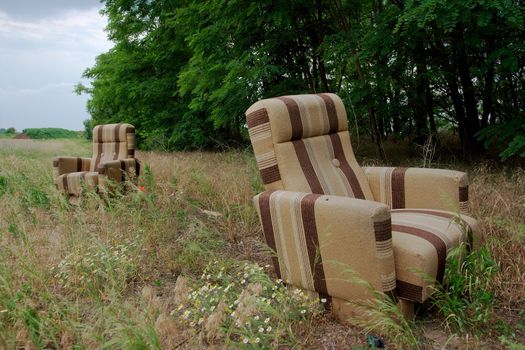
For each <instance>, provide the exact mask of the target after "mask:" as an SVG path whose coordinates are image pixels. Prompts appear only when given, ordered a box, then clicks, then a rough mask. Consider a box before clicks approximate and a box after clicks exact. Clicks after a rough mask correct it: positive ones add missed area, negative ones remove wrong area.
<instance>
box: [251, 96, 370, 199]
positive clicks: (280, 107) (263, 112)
mask: <svg viewBox="0 0 525 350" xmlns="http://www.w3.org/2000/svg"><path fill="white" fill-rule="evenodd" d="M246 120H247V124H248V132H249V134H250V139H251V142H252V145H253V149H254V152H255V157H256V160H257V165H258V167H259V170H260V172H261V177H262V180H263V183H264V185H265V188H266V189H267V190H270V189H274V190H276V189H286V190H289V191H299V192H309V193H318V194H330V195H338V196H347V197H354V198H360V199H368V200H373V199H374V198H373V195H372V192H371V191H370V186H369V185H368V181H367V179H366V176H365V174H364V172H363V170H362V169H361V168H360V167H359V165H358V164H357V161H356V159H355V156H354V152H353V150H352V145H351V144H350V137H349V134H348V122H347V118H346V111H345V108H344V105H343V102H342V101H341V99H340V98H339V97H338V96H337V95H334V94H318V95H296V96H285V97H280V98H271V99H267V100H262V101H259V102H256V103H255V104H254V105H253V106H251V107H250V108H249V109H248V110H247V111H246Z"/></svg>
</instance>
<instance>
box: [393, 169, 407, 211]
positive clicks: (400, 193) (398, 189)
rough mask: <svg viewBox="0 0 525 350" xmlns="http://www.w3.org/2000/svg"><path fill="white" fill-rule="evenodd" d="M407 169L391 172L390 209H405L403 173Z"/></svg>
mask: <svg viewBox="0 0 525 350" xmlns="http://www.w3.org/2000/svg"><path fill="white" fill-rule="evenodd" d="M406 171H407V168H395V169H394V170H392V209H400V208H404V207H405V173H406Z"/></svg>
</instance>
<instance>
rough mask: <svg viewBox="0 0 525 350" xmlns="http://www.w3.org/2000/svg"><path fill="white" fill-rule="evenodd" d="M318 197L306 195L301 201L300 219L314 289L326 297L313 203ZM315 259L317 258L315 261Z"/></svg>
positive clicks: (312, 194)
mask: <svg viewBox="0 0 525 350" xmlns="http://www.w3.org/2000/svg"><path fill="white" fill-rule="evenodd" d="M319 197H320V195H319V194H314V193H311V194H307V195H306V196H304V198H303V199H302V200H301V218H302V220H303V228H304V235H305V238H306V248H307V250H308V258H309V260H310V268H311V270H312V275H313V276H314V288H315V290H316V291H318V292H319V293H321V294H324V295H327V294H328V288H327V287H326V278H325V274H324V268H323V261H322V258H321V255H320V254H317V253H318V249H319V236H318V235H317V225H316V223H315V201H316V200H317V199H318V198H319ZM316 258H318V259H317V260H316Z"/></svg>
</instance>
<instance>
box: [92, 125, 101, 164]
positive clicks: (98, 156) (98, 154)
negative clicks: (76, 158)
mask: <svg viewBox="0 0 525 350" xmlns="http://www.w3.org/2000/svg"><path fill="white" fill-rule="evenodd" d="M97 138H98V140H97V141H98V149H97V158H96V159H95V166H94V168H93V169H97V167H98V164H99V163H100V157H102V149H103V148H102V146H103V143H102V126H101V125H100V126H99V127H98V130H97Z"/></svg>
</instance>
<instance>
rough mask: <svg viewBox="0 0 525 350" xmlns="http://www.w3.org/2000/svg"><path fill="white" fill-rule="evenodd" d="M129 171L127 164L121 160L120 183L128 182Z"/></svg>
mask: <svg viewBox="0 0 525 350" xmlns="http://www.w3.org/2000/svg"><path fill="white" fill-rule="evenodd" d="M127 170H128V169H126V162H125V161H124V160H123V159H121V160H120V181H122V182H124V181H126V171H127Z"/></svg>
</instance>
